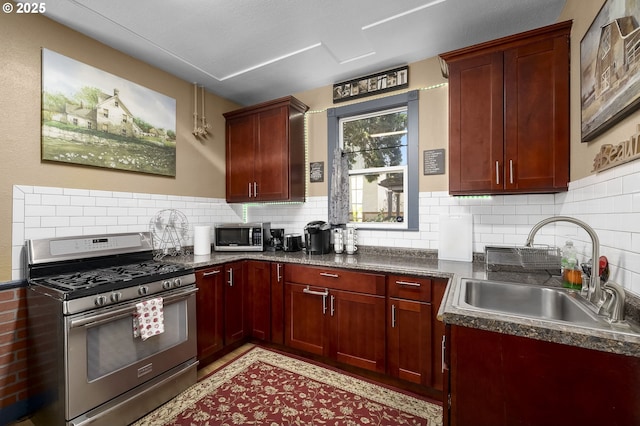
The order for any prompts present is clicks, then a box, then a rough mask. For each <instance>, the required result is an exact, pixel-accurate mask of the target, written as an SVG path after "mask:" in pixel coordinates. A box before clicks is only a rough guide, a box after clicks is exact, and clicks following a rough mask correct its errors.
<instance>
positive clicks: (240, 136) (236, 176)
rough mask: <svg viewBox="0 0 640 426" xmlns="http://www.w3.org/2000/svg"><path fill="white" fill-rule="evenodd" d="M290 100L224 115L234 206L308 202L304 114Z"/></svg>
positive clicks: (229, 196)
mask: <svg viewBox="0 0 640 426" xmlns="http://www.w3.org/2000/svg"><path fill="white" fill-rule="evenodd" d="M307 109H309V108H308V107H307V106H306V105H304V104H303V103H302V102H300V101H299V100H298V99H296V98H294V97H292V96H289V97H285V98H280V99H276V100H273V101H269V102H264V103H261V104H259V105H255V106H251V107H246V108H242V109H239V110H235V111H231V112H228V113H225V114H224V117H225V119H226V191H227V196H226V197H227V201H228V202H230V203H238V202H256V201H304V197H305V173H304V170H305V164H304V158H305V140H304V113H305V112H306V111H307Z"/></svg>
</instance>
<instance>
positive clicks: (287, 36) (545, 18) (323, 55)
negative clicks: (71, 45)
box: [20, 0, 566, 105]
mask: <svg viewBox="0 0 640 426" xmlns="http://www.w3.org/2000/svg"><path fill="white" fill-rule="evenodd" d="M20 1H21V2H25V1H24V0H20ZM565 1H566V0H384V1H381V0H189V1H184V0H55V1H48V2H46V13H45V15H46V16H47V17H49V18H51V19H53V20H55V21H58V22H60V23H62V24H64V25H66V26H68V27H71V28H73V29H75V30H77V31H79V32H81V33H84V34H86V35H88V36H89V37H92V38H94V39H96V40H99V41H101V42H102V43H104V44H107V45H109V46H112V47H114V48H115V49H118V50H120V51H122V52H125V53H127V54H129V55H131V56H133V57H135V58H138V59H141V60H142V61H144V62H147V63H149V64H152V65H153V66H155V67H157V68H160V69H163V70H165V71H167V72H169V73H171V74H173V75H176V76H178V77H180V78H182V79H184V80H186V81H189V82H192V83H193V82H196V83H198V84H199V85H204V86H205V87H206V89H207V90H208V91H210V92H213V93H215V94H217V95H219V96H222V97H224V98H227V99H230V100H232V101H235V102H237V103H239V104H241V105H250V104H254V103H258V102H262V101H265V100H269V99H274V98H278V97H281V96H286V95H290V94H293V93H296V92H301V91H305V90H309V89H312V88H316V87H321V86H326V85H330V84H333V83H337V82H340V81H344V80H349V79H352V78H356V77H359V76H363V75H367V74H372V73H375V72H378V71H383V70H386V69H389V68H393V67H396V66H401V65H405V64H408V63H411V62H416V61H418V60H421V59H425V58H429V57H433V56H436V55H438V54H439V53H442V52H446V51H449V50H454V49H458V48H461V47H465V46H469V45H472V44H475V43H479V42H482V41H487V40H491V39H495V38H499V37H502V36H506V35H510V34H514V33H518V32H521V31H526V30H530V29H533V28H537V27H541V26H544V25H548V24H552V23H555V22H556V21H557V19H558V16H559V15H560V13H561V11H562V9H563V7H564V5H565ZM409 78H411V75H409Z"/></svg>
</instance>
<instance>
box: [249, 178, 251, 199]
mask: <svg viewBox="0 0 640 426" xmlns="http://www.w3.org/2000/svg"><path fill="white" fill-rule="evenodd" d="M249 198H251V182H249Z"/></svg>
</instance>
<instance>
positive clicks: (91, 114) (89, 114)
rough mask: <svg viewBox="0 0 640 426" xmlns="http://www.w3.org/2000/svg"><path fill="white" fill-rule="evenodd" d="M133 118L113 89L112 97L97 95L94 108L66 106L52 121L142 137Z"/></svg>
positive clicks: (82, 105)
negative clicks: (62, 112)
mask: <svg viewBox="0 0 640 426" xmlns="http://www.w3.org/2000/svg"><path fill="white" fill-rule="evenodd" d="M133 117H134V115H133V114H132V113H131V111H129V109H128V108H127V107H126V105H125V104H124V103H123V102H122V100H120V97H119V94H118V89H114V91H113V95H108V94H106V93H100V94H98V103H97V104H96V106H95V108H87V107H86V106H85V105H84V104H83V103H82V102H81V103H80V104H79V105H78V104H67V105H65V111H64V114H55V115H54V116H53V119H54V120H57V121H61V122H65V123H68V124H73V125H74V126H78V127H82V128H85V129H92V130H98V131H101V132H105V133H111V134H114V135H120V136H124V137H134V138H137V137H140V136H142V135H143V132H142V130H141V129H140V127H139V126H138V125H137V124H136V123H135V122H134V120H133ZM154 136H158V135H154Z"/></svg>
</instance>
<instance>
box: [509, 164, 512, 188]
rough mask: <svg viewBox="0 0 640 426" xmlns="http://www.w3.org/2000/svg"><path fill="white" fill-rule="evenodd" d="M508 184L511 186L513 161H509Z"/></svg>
mask: <svg viewBox="0 0 640 426" xmlns="http://www.w3.org/2000/svg"><path fill="white" fill-rule="evenodd" d="M509 182H510V183H511V184H512V185H513V160H509Z"/></svg>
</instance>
